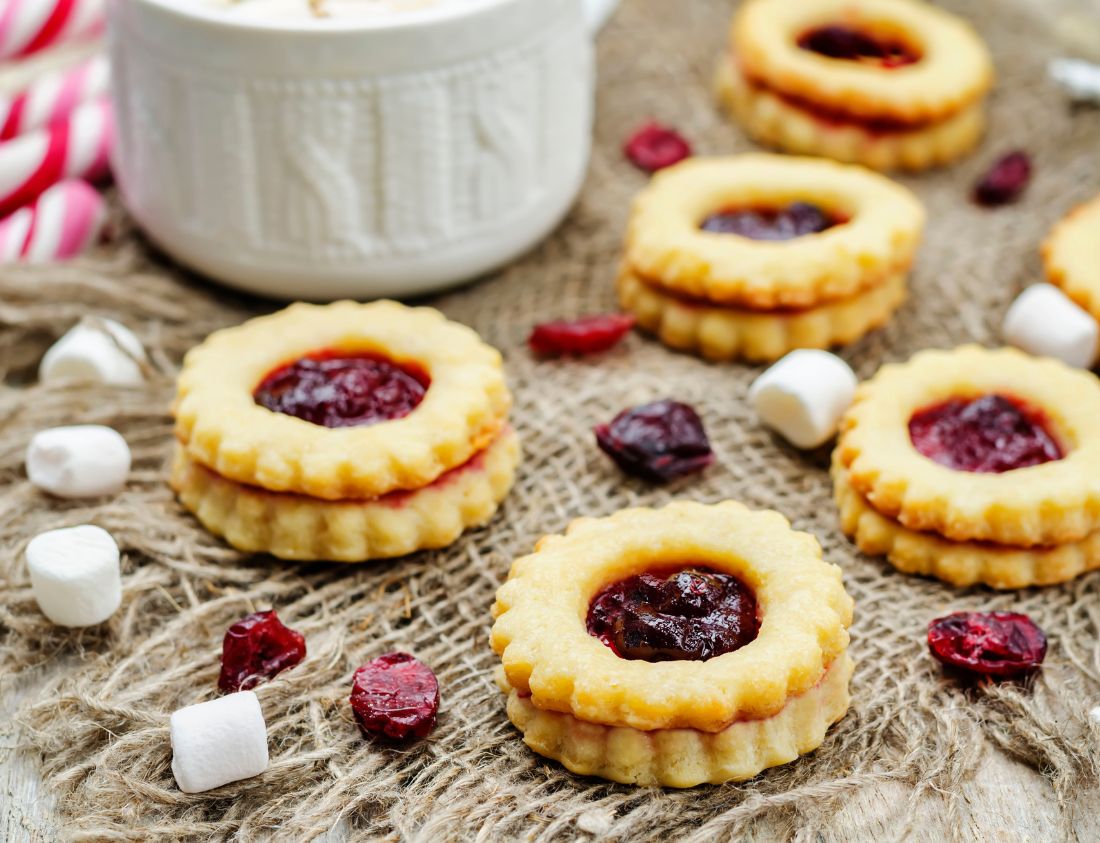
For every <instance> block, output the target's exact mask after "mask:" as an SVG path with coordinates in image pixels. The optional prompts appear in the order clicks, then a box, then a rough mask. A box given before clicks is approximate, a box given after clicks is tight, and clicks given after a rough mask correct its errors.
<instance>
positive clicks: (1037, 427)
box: [909, 395, 1063, 474]
mask: <svg viewBox="0 0 1100 843" xmlns="http://www.w3.org/2000/svg"><path fill="white" fill-rule="evenodd" d="M909 438H910V439H911V440H912V442H913V447H915V448H916V449H917V450H918V451H920V453H922V454H924V456H926V457H928V459H930V460H932V461H934V462H937V463H939V464H940V465H944V466H947V467H948V468H952V469H955V470H956V471H973V472H978V473H982V474H1000V473H1002V472H1005V471H1012V470H1014V469H1017V468H1027V467H1028V466H1032V465H1040V464H1042V463H1045V462H1051V461H1052V460H1060V459H1062V456H1063V454H1062V449H1061V448H1060V447H1059V446H1058V443H1057V442H1055V441H1054V437H1053V436H1051V434H1050V432H1049V431H1048V430H1047V428H1046V420H1045V418H1044V416H1043V414H1042V413H1041V412H1039V411H1038V410H1034V409H1032V408H1030V407H1028V406H1026V405H1025V404H1024V403H1023V402H1021V401H1016V400H1014V399H1011V398H1006V397H1005V396H1003V395H984V396H982V397H981V398H977V399H969V400H967V399H962V398H955V399H952V400H950V401H945V402H943V403H942V404H936V405H934V406H932V407H927V408H925V409H923V410H921V411H919V412H918V413H916V414H915V415H914V416H913V417H912V418H911V419H910V420H909Z"/></svg>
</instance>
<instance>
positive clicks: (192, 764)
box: [171, 691, 267, 793]
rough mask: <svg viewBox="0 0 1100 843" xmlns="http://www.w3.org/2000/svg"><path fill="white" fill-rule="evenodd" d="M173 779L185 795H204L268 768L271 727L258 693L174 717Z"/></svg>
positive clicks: (200, 706) (224, 699)
mask: <svg viewBox="0 0 1100 843" xmlns="http://www.w3.org/2000/svg"><path fill="white" fill-rule="evenodd" d="M171 731H172V775H173V776H175V777H176V784H178V785H179V788H180V790H182V791H183V792H184V793H202V792H203V791H204V790H212V789H213V788H215V787H221V786H222V785H223V784H229V783H230V782H236V781H240V780H241V779H250V778H252V777H253V776H258V775H260V773H262V772H263V771H264V770H266V769H267V724H266V723H265V722H264V713H263V711H261V710H260V701H259V699H258V698H257V697H256V694H255V693H254V692H252V691H239V692H237V693H236V694H229V695H227V696H224V697H219V698H218V699H216V700H210V702H204V703H199V704H198V705H189V706H187V707H186V708H181V709H179V710H178V711H175V712H173V713H172V721H171Z"/></svg>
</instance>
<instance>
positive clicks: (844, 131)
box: [717, 58, 986, 171]
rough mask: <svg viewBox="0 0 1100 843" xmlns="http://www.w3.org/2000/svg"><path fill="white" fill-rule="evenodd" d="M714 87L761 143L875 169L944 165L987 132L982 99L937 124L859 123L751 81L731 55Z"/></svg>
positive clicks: (724, 103) (728, 107)
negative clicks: (731, 58)
mask: <svg viewBox="0 0 1100 843" xmlns="http://www.w3.org/2000/svg"><path fill="white" fill-rule="evenodd" d="M717 87H718V97H719V100H720V101H721V103H722V104H723V106H725V108H726V109H727V110H728V111H729V112H730V113H731V115H732V116H733V117H735V118H736V119H737V121H738V122H739V123H741V125H742V126H743V127H744V129H745V131H746V132H748V134H749V135H750V136H751V137H752V138H754V139H755V140H756V141H758V142H759V143H762V144H765V145H766V146H772V147H775V148H777V149H781V150H784V151H785V152H791V153H794V154H796V155H822V156H825V157H826V158H833V159H835V160H837V161H845V162H848V163H852V164H862V165H864V166H865V167H872V168H873V169H876V170H912V171H920V170H926V169H930V168H932V167H938V166H941V165H943V164H948V163H950V162H952V161H955V160H957V159H959V158H962V157H963V156H964V155H966V154H967V153H969V152H970V151H971V150H972V149H974V147H975V146H976V145H977V143H978V141H979V140H981V137H982V134H983V133H984V132H985V124H986V119H985V107H984V105H983V104H982V103H980V102H978V103H975V104H974V105H971V106H967V107H966V108H963V109H962V110H960V111H959V112H957V113H956V114H953V115H951V116H950V117H948V118H946V119H944V120H941V121H940V122H938V123H928V124H924V125H920V126H901V125H898V124H890V123H887V122H878V123H867V122H866V121H863V122H861V121H857V120H851V119H849V118H845V117H844V116H842V115H838V114H836V113H833V112H829V111H825V110H823V109H821V108H818V107H814V106H812V105H811V104H809V103H806V102H802V101H798V100H795V99H794V98H792V97H790V96H785V95H782V94H779V93H777V92H776V91H773V90H771V89H769V88H767V87H764V86H762V85H759V84H755V83H753V82H751V81H749V80H748V78H746V77H745V75H744V74H743V73H742V72H741V70H740V69H739V68H738V67H737V66H736V64H735V62H734V61H732V60H730V59H729V58H723V59H722V61H721V64H720V65H719V70H718V82H717Z"/></svg>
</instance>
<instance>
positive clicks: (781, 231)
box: [699, 202, 841, 240]
mask: <svg viewBox="0 0 1100 843" xmlns="http://www.w3.org/2000/svg"><path fill="white" fill-rule="evenodd" d="M840 222H841V220H839V219H837V218H835V217H833V216H831V215H830V214H828V213H826V212H825V211H824V210H822V209H821V208H819V207H818V206H817V205H813V204H810V203H809V202H792V203H791V204H790V205H787V206H786V207H783V208H725V209H723V210H721V211H718V212H717V213H714V214H711V215H710V216H709V217H707V218H706V219H705V220H703V222H702V223H700V225H699V228H701V229H702V230H703V231H709V232H712V233H714V234H737V235H739V236H741V237H748V238H749V239H750V240H794V239H795V238H796V237H804V236H805V235H807V234H818V233H820V232H822V231H825V230H826V229H829V228H832V227H833V226H834V225H839V224H840Z"/></svg>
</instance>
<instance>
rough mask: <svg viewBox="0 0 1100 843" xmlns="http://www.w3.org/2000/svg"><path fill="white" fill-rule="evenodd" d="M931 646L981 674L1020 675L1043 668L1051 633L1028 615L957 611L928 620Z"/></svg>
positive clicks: (939, 656)
mask: <svg viewBox="0 0 1100 843" xmlns="http://www.w3.org/2000/svg"><path fill="white" fill-rule="evenodd" d="M928 649H929V650H930V651H931V653H932V655H933V656H935V657H936V658H937V659H938V660H939V661H941V662H943V663H944V664H945V665H949V666H950V667H954V668H958V669H959V670H963V671H966V672H968V673H972V674H975V675H977V676H992V677H999V678H1000V677H1019V676H1024V675H1026V674H1028V673H1031V672H1033V671H1035V670H1038V669H1039V666H1040V665H1041V664H1042V663H1043V659H1044V658H1045V657H1046V654H1047V637H1046V635H1044V634H1043V630H1041V629H1039V627H1038V626H1036V625H1035V623H1034V621H1032V620H1031V618H1029V617H1028V616H1027V615H1020V614H1016V613H1014V612H956V613H955V614H953V615H947V616H946V617H943V618H936V619H935V620H934V621H932V622H931V623H930V624H928Z"/></svg>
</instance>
